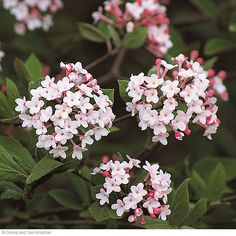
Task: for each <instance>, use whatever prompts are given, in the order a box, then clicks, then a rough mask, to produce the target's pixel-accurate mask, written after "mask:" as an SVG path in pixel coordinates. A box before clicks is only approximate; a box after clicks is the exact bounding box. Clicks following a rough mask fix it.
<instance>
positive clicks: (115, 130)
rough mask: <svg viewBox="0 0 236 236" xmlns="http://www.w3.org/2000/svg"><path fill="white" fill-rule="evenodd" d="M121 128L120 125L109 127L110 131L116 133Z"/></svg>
mask: <svg viewBox="0 0 236 236" xmlns="http://www.w3.org/2000/svg"><path fill="white" fill-rule="evenodd" d="M119 130H120V129H119V128H118V127H116V126H112V127H111V128H109V131H110V133H114V132H117V131H119Z"/></svg>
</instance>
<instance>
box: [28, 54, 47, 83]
mask: <svg viewBox="0 0 236 236" xmlns="http://www.w3.org/2000/svg"><path fill="white" fill-rule="evenodd" d="M25 65H26V67H27V68H28V70H29V73H30V76H31V78H32V80H33V81H35V80H37V79H38V78H40V77H42V76H43V67H42V64H41V62H40V61H39V59H38V58H37V57H36V55H35V54H34V53H32V54H31V55H30V56H29V58H28V59H27V61H26V62H25Z"/></svg>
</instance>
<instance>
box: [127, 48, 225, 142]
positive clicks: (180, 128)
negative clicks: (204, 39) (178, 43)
mask: <svg viewBox="0 0 236 236" xmlns="http://www.w3.org/2000/svg"><path fill="white" fill-rule="evenodd" d="M172 60H173V62H174V64H168V63H167V62H166V61H164V60H161V59H157V60H156V73H155V74H152V75H151V76H145V75H144V73H140V74H139V75H137V76H134V75H132V76H131V78H130V82H129V84H128V87H127V92H128V95H129V97H130V98H131V99H132V101H131V102H127V104H126V105H127V107H126V109H127V111H129V112H132V116H135V115H136V114H138V117H139V120H140V122H139V127H140V128H141V129H142V130H145V129H147V128H148V127H149V128H151V129H152V130H153V133H154V136H153V138H152V141H153V142H160V143H162V144H163V145H166V144H167V138H168V137H169V132H170V131H174V134H175V137H176V138H177V139H178V140H182V139H183V137H184V136H185V135H190V134H191V130H190V128H189V125H190V124H191V123H194V124H197V125H198V126H200V127H202V128H203V129H204V130H205V132H204V136H207V137H208V138H209V139H211V134H214V133H216V131H217V128H218V126H219V124H220V120H219V119H218V118H217V115H216V113H217V110H218V107H217V105H216V101H217V99H216V97H215V96H214V95H215V94H217V95H219V96H221V97H223V98H224V99H225V100H226V99H227V91H226V88H225V86H224V85H223V82H222V81H223V79H224V78H225V72H220V73H219V74H218V75H215V73H214V71H213V70H209V71H205V70H204V69H203V67H202V65H201V63H202V62H203V60H202V59H201V58H198V52H197V51H193V52H192V53H191V56H190V59H188V58H187V57H185V56H184V55H182V54H180V55H179V56H177V57H175V58H173V59H172Z"/></svg>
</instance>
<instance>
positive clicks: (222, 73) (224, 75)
mask: <svg viewBox="0 0 236 236" xmlns="http://www.w3.org/2000/svg"><path fill="white" fill-rule="evenodd" d="M226 75H227V74H226V72H225V71H223V70H222V71H220V72H219V73H218V76H219V77H220V78H221V79H225V78H226Z"/></svg>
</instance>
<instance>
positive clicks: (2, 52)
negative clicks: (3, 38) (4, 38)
mask: <svg viewBox="0 0 236 236" xmlns="http://www.w3.org/2000/svg"><path fill="white" fill-rule="evenodd" d="M4 56H5V52H4V51H2V50H1V43H0V71H1V70H2V66H1V62H2V59H3V57H4Z"/></svg>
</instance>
